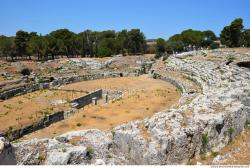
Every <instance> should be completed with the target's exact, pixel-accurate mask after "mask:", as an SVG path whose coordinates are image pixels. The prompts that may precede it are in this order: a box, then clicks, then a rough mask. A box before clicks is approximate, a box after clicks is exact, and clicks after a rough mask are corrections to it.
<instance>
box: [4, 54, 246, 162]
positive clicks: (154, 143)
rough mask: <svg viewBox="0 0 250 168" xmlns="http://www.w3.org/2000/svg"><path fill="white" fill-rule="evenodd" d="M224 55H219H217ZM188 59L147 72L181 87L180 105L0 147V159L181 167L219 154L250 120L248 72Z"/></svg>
mask: <svg viewBox="0 0 250 168" xmlns="http://www.w3.org/2000/svg"><path fill="white" fill-rule="evenodd" d="M217 53H218V52H213V51H212V52H211V53H210V54H211V55H215V54H217ZM199 54H200V55H202V54H201V53H198V56H199ZM226 55H227V53H223V52H220V56H219V57H220V58H224V57H226ZM223 56H224V57H223ZM192 57H195V56H192V55H189V56H188V57H185V58H176V57H174V56H171V57H169V58H168V60H167V61H166V64H165V67H164V69H157V66H155V67H154V68H155V69H154V71H153V74H152V75H153V76H155V77H157V78H161V79H163V80H164V79H165V80H168V81H172V83H173V84H176V85H177V87H179V88H182V91H183V97H187V98H190V97H191V99H186V101H184V102H182V103H181V104H180V105H179V106H177V107H173V108H172V109H170V110H168V111H162V112H159V113H156V114H155V115H154V116H152V117H151V118H146V119H144V120H140V121H134V122H129V123H127V124H123V125H121V126H118V127H116V128H114V129H113V130H112V131H111V132H107V133H106V132H102V131H99V130H96V129H91V130H84V131H75V132H69V133H66V134H64V135H61V136H58V137H55V138H54V139H33V140H30V141H23V142H18V143H13V144H12V145H11V147H10V146H9V145H6V143H3V144H4V145H2V146H3V147H1V151H0V153H1V155H0V160H1V159H2V162H3V160H4V159H6V158H7V159H9V157H6V155H5V151H6V150H10V148H11V151H12V153H13V154H14V156H15V157H14V158H12V159H14V161H13V162H12V163H14V162H15V163H16V164H98V165H100V164H186V163H187V161H188V160H189V159H191V158H194V157H195V156H197V155H199V154H201V153H206V152H208V151H210V150H213V151H218V150H219V149H221V148H222V147H224V146H225V145H227V144H228V143H229V142H230V141H232V139H233V138H234V137H235V136H236V135H238V134H239V133H240V132H242V131H243V130H244V127H245V126H246V124H247V123H248V122H249V121H250V85H249V83H250V71H249V69H248V68H244V67H239V66H237V65H236V64H233V63H232V64H231V63H230V64H227V63H226V60H224V59H220V61H213V60H209V59H205V58H204V59H202V60H199V59H193V58H192ZM244 59H246V60H249V59H250V57H249V55H246V56H244ZM169 71H172V72H178V73H181V74H182V75H183V76H184V77H185V79H188V80H190V81H195V82H196V83H197V84H198V85H199V86H200V87H201V91H200V92H193V91H190V88H189V87H188V85H187V84H185V82H182V81H181V80H178V79H175V77H174V75H173V76H168V75H166V74H168V73H167V72H169ZM164 76H165V77H164ZM1 142H4V141H3V140H2V141H1ZM10 153H11V152H10Z"/></svg>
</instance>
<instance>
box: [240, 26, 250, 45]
mask: <svg viewBox="0 0 250 168" xmlns="http://www.w3.org/2000/svg"><path fill="white" fill-rule="evenodd" d="M240 44H241V45H243V46H245V47H250V29H246V30H245V31H244V32H242V34H241V38H240Z"/></svg>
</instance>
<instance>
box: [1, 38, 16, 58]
mask: <svg viewBox="0 0 250 168" xmlns="http://www.w3.org/2000/svg"><path fill="white" fill-rule="evenodd" d="M13 52H14V39H13V38H12V37H6V36H0V56H1V57H6V60H7V59H8V57H11V59H12V60H13V56H14V53H13Z"/></svg>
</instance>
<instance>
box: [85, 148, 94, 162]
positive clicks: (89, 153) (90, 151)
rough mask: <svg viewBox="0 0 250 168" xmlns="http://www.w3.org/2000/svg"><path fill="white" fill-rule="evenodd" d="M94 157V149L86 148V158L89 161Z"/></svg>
mask: <svg viewBox="0 0 250 168" xmlns="http://www.w3.org/2000/svg"><path fill="white" fill-rule="evenodd" d="M93 155H94V149H93V148H92V147H90V146H88V147H87V149H86V157H87V158H88V159H89V160H91V159H92V158H93Z"/></svg>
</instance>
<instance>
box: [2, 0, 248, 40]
mask: <svg viewBox="0 0 250 168" xmlns="http://www.w3.org/2000/svg"><path fill="white" fill-rule="evenodd" d="M237 17H241V18H243V19H244V25H245V28H250V0H206V1H205V0H1V1H0V34H4V35H8V36H10V35H14V34H15V32H16V31H17V30H26V31H36V32H38V33H42V34H47V33H49V32H51V31H53V30H56V29H59V28H68V29H70V30H71V31H74V32H76V33H78V32H81V31H83V30H85V29H92V30H97V31H101V30H106V29H113V30H121V29H131V28H140V29H141V30H142V31H143V32H144V33H145V35H146V37H147V38H158V37H163V38H168V37H169V36H171V35H173V34H176V33H179V32H181V31H182V30H184V29H188V28H192V29H197V30H207V29H210V30H213V31H214V32H215V33H216V34H217V35H218V34H219V33H220V31H221V29H222V28H223V27H224V26H225V25H228V24H230V22H231V21H232V20H233V19H235V18H237Z"/></svg>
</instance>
